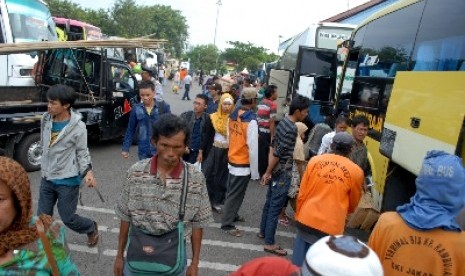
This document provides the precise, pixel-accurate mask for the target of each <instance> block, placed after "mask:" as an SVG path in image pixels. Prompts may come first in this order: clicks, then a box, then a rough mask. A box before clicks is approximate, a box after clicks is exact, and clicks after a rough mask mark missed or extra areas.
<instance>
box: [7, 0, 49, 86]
mask: <svg viewBox="0 0 465 276" xmlns="http://www.w3.org/2000/svg"><path fill="white" fill-rule="evenodd" d="M56 40H57V35H56V32H55V23H54V22H53V20H52V16H51V14H50V11H49V9H48V7H47V4H46V3H45V2H44V1H42V0H0V43H2V44H3V43H21V42H36V41H56ZM36 62H37V54H36V53H35V52H31V53H28V54H11V55H2V56H0V86H33V85H34V80H33V79H32V77H31V73H32V69H33V66H34V64H35V63H36Z"/></svg>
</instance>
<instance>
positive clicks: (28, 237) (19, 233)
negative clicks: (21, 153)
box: [0, 156, 52, 256]
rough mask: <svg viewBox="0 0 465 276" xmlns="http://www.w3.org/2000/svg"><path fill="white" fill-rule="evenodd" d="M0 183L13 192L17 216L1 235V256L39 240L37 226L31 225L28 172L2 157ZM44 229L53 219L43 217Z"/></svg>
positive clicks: (0, 158)
mask: <svg viewBox="0 0 465 276" xmlns="http://www.w3.org/2000/svg"><path fill="white" fill-rule="evenodd" d="M0 182H2V183H5V184H6V185H7V186H8V187H9V188H10V189H11V191H12V194H13V197H15V198H16V201H17V203H18V204H15V208H19V209H20V210H16V212H17V215H16V218H15V220H14V221H13V223H12V224H11V225H10V227H9V228H8V229H7V230H6V231H5V232H4V233H2V234H0V256H3V255H4V254H6V253H7V252H8V251H9V250H13V249H17V248H19V247H21V246H23V245H26V244H29V243H31V242H33V241H35V240H37V238H38V233H37V229H36V227H35V225H32V226H31V225H30V222H31V219H32V199H31V188H30V183H29V178H28V175H27V173H26V171H25V170H24V169H23V168H22V167H21V165H19V164H18V163H17V162H16V161H14V160H12V159H10V158H7V157H2V156H0ZM40 219H41V220H42V221H43V223H44V227H45V228H46V229H48V228H49V227H50V224H51V223H52V218H51V217H50V216H47V215H41V216H40Z"/></svg>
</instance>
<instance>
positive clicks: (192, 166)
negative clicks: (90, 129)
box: [0, 70, 465, 275]
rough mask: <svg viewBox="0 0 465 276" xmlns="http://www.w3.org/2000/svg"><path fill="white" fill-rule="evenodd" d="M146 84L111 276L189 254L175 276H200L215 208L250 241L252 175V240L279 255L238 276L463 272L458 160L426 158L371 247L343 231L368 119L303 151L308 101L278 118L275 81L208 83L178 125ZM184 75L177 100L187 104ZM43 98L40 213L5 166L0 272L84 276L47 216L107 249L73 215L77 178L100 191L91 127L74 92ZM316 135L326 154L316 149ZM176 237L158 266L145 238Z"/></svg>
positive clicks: (132, 132) (345, 122)
mask: <svg viewBox="0 0 465 276" xmlns="http://www.w3.org/2000/svg"><path fill="white" fill-rule="evenodd" d="M142 75H143V76H142V81H141V83H140V85H139V99H138V101H137V102H136V103H134V104H133V106H132V109H131V111H130V114H129V125H128V129H127V132H126V135H125V137H124V141H123V146H122V152H121V154H122V157H124V158H128V157H129V152H130V146H131V145H132V142H133V140H134V139H137V142H138V145H137V148H138V157H139V161H138V162H137V163H135V164H134V165H132V166H131V167H130V168H129V170H128V172H127V179H126V181H125V182H124V184H123V187H122V188H121V193H120V196H119V198H118V201H117V204H116V207H115V212H116V215H117V217H118V218H119V220H120V231H119V237H118V246H117V254H116V258H115V262H114V275H138V272H139V270H138V269H140V266H141V263H142V264H144V263H146V264H147V265H146V266H147V267H148V269H158V268H160V267H170V266H171V264H170V265H168V263H170V262H172V260H171V259H170V258H168V257H166V256H171V255H170V254H171V253H173V252H172V250H175V251H174V253H176V252H177V253H178V255H174V256H183V257H181V258H180V259H178V260H175V263H176V269H174V268H173V272H172V273H171V274H170V275H198V266H199V262H200V259H201V256H200V249H201V245H202V238H203V228H205V227H207V226H208V225H209V224H210V223H212V222H213V221H214V219H213V214H212V212H216V213H218V215H220V216H221V226H220V228H221V230H222V231H223V232H224V233H225V235H230V236H233V237H237V238H240V237H241V236H242V235H243V231H242V230H241V229H240V228H239V227H237V226H236V223H237V222H240V221H245V220H247V218H246V217H244V216H242V215H240V210H241V206H242V204H243V201H244V198H245V194H246V193H247V188H248V187H249V185H250V181H251V180H252V181H254V180H257V181H259V182H260V184H261V185H266V186H267V192H266V195H263V196H264V199H265V203H264V206H263V208H262V210H261V211H262V215H261V222H260V230H259V232H258V233H257V237H258V238H259V239H261V240H263V250H264V252H267V253H270V254H274V255H277V256H278V257H264V258H259V259H256V260H252V261H250V262H249V263H246V264H244V265H243V266H242V267H240V268H239V270H238V271H236V272H234V273H233V274H231V275H383V274H386V275H398V274H399V273H407V274H412V275H440V274H447V275H464V274H465V267H464V266H463V262H464V261H465V253H464V251H463V248H464V246H465V234H464V232H463V231H462V229H461V228H460V226H459V225H458V224H457V222H456V221H455V218H456V217H457V215H458V213H459V212H460V210H461V209H462V208H463V207H464V198H465V189H464V188H465V187H464V185H465V169H464V167H463V165H462V161H461V159H460V158H459V157H457V156H454V155H451V154H448V153H445V152H442V151H430V152H429V153H428V154H427V156H426V157H425V159H424V162H423V166H422V169H421V172H420V174H419V176H418V178H417V180H416V187H417V192H416V194H415V195H414V196H413V197H412V199H411V201H410V202H409V203H408V204H405V205H402V206H400V207H398V208H397V211H396V212H387V213H384V214H382V215H381V217H380V219H379V221H378V223H377V224H376V226H375V227H374V229H373V232H372V233H371V236H370V238H369V241H368V244H364V243H363V242H361V241H359V240H357V239H356V238H354V237H351V236H346V235H344V229H345V224H346V221H347V217H348V215H349V214H350V213H352V212H354V211H355V209H356V208H357V206H358V203H359V201H360V198H361V196H362V194H363V193H364V192H365V191H366V190H367V189H369V187H368V186H367V184H369V183H367V178H368V177H369V176H371V170H370V166H369V162H368V156H367V148H366V145H365V144H364V139H365V137H366V135H367V133H368V128H369V121H368V120H367V118H365V117H364V116H362V115H357V116H354V117H353V118H351V119H349V118H347V117H344V116H341V117H338V118H336V119H335V124H334V125H333V126H318V125H317V126H315V127H314V128H313V129H311V130H310V133H309V135H308V136H309V137H308V139H307V143H304V141H305V140H306V137H305V133H306V131H307V126H306V125H305V124H303V123H302V122H303V121H305V120H306V119H307V117H308V111H309V110H308V109H309V105H310V100H309V99H308V98H305V97H302V96H299V95H297V96H295V97H293V98H292V99H291V100H290V102H289V103H288V107H287V110H288V111H287V113H286V114H285V116H284V117H283V118H280V119H279V120H278V118H277V104H276V99H277V90H278V87H277V86H275V85H268V86H265V87H263V89H261V91H259V87H255V86H254V85H253V84H251V83H250V80H249V79H248V77H247V75H246V74H242V76H241V80H240V81H239V82H238V81H237V80H235V79H234V78H231V77H230V76H228V77H222V78H220V77H213V78H211V80H207V81H206V82H209V83H208V85H207V86H206V89H205V91H203V92H202V93H199V94H198V95H196V96H195V97H193V108H192V110H188V111H186V112H183V113H182V114H180V116H177V115H174V114H171V109H170V105H169V104H168V103H167V102H166V101H164V100H163V92H157V86H159V85H163V84H161V83H160V82H158V81H157V80H156V78H155V76H154V75H153V74H152V72H150V70H145V73H144V72H143V73H142ZM187 76H189V74H187V75H186V76H184V78H183V81H184V84H185V85H186V87H185V91H184V95H183V100H184V99H186V100H190V99H191V96H190V95H189V87H188V85H189V86H190V85H191V83H192V80H190V81H188V82H186V81H185V80H186V79H185V78H186V77H187ZM161 81H163V80H161ZM173 82H176V80H173ZM47 98H48V112H47V113H45V114H44V116H43V118H42V122H41V146H42V149H43V157H42V168H41V176H42V180H41V183H40V192H39V201H38V209H37V216H33V214H32V213H33V210H32V204H31V203H32V196H31V192H30V187H29V185H30V183H29V179H28V176H27V173H26V172H25V171H24V169H22V168H21V166H20V165H19V164H18V163H16V162H15V161H13V160H11V159H9V158H6V157H0V274H2V271H8V272H7V273H5V274H6V275H16V274H14V273H16V272H18V273H19V274H21V273H22V272H31V271H32V272H33V273H38V274H40V273H43V274H44V275H45V274H49V275H79V272H78V270H77V267H76V265H75V264H74V263H73V262H72V260H71V258H70V255H69V252H68V248H67V246H66V240H65V236H64V235H65V230H64V227H63V225H61V223H59V222H57V221H55V220H53V218H52V216H53V209H54V206H55V205H56V206H57V209H58V213H59V215H60V218H61V220H62V221H63V224H64V225H65V226H66V227H68V228H69V229H71V230H73V231H75V232H77V233H82V234H86V235H87V237H88V242H87V245H88V246H89V247H93V246H96V245H97V244H98V241H99V233H98V225H97V222H95V221H94V220H92V219H89V218H85V217H82V216H80V215H78V214H76V207H77V200H78V197H79V186H80V184H81V182H82V181H84V182H85V183H86V184H87V185H88V186H89V187H94V186H95V185H96V184H97V182H96V179H95V178H94V175H93V172H92V162H91V157H90V154H89V150H88V147H87V133H86V128H85V125H84V123H83V122H82V121H81V120H80V119H81V117H80V115H79V113H77V112H75V111H74V109H73V108H72V107H73V104H74V102H75V100H76V95H75V93H74V91H73V90H72V89H70V88H69V87H67V86H63V85H55V86H52V87H51V88H50V89H49V90H48V92H47ZM348 126H351V133H349V132H346V130H347V128H348ZM333 128H334V130H332V129H333ZM323 130H324V131H323ZM328 130H329V131H328ZM317 132H318V133H317ZM315 137H318V138H315ZM315 139H316V140H319V141H318V143H317V144H318V150H316V149H314V150H313V152H312V151H311V146H310V144H311V143H313V142H314V141H313V140H315ZM309 152H310V153H309ZM288 204H290V205H291V206H292V208H293V209H294V211H295V216H294V220H295V225H296V228H297V233H296V237H295V240H294V248H293V254H292V260H291V262H290V261H289V260H287V259H286V258H282V257H283V256H286V255H287V254H288V252H287V251H286V250H285V249H283V248H282V247H281V246H280V245H279V244H278V242H277V241H276V239H275V235H276V229H277V225H278V223H283V224H285V225H286V224H288V223H289V222H288V218H287V215H286V211H285V210H286V207H287V205H288ZM286 221H287V222H286ZM178 232H179V233H181V234H179V240H178V243H179V245H180V246H179V247H177V246H176V247H175V248H174V249H172V248H171V247H160V248H164V249H162V250H165V251H163V252H162V253H163V254H165V255H166V256H165V257H164V258H163V257H162V258H160V259H157V258H156V257H150V256H152V255H150V254H151V253H153V251H154V249H153V247H151V246H152V245H153V246H155V248H158V247H159V246H161V245H160V244H157V243H156V242H155V241H154V240H153V239H154V238H151V237H154V236H157V237H161V239H163V237H168V236H170V235H171V234H172V233H178ZM170 237H171V236H170ZM187 238H190V246H191V251H192V254H191V261H190V263H189V264H188V263H187V257H186V253H187V249H186V247H185V245H186V240H185V239H187ZM170 239H171V238H170ZM157 241H158V240H157ZM136 242H140V243H141V244H136ZM154 242H155V244H154ZM149 244H150V246H149ZM163 246H164V245H163ZM176 250H178V251H176ZM125 251H126V253H125ZM155 251H157V250H155ZM125 254H126V255H125ZM144 254H145V255H144ZM163 254H162V255H163ZM167 258H168V259H170V260H166V259H167ZM155 263H156V264H157V265H155ZM142 266H143V265H142ZM155 267H156V268H155ZM173 267H174V266H173ZM153 271H155V270H153ZM153 271H152V275H157V273H155V272H153ZM157 271H158V270H157ZM271 271H272V272H273V274H270V273H271ZM57 273H58V274H57ZM149 274H150V273H149ZM2 275H3V274H2ZM40 275H42V274H40ZM163 275H165V274H163Z"/></svg>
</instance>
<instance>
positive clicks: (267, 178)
mask: <svg viewBox="0 0 465 276" xmlns="http://www.w3.org/2000/svg"><path fill="white" fill-rule="evenodd" d="M270 180H271V173H268V172H266V173H265V174H264V175H263V176H262V180H261V181H260V184H261V185H263V186H264V185H267V184H268V182H269V181H270Z"/></svg>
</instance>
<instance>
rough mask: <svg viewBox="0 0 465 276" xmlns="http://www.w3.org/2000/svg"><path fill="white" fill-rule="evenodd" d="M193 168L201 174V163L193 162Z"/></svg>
mask: <svg viewBox="0 0 465 276" xmlns="http://www.w3.org/2000/svg"><path fill="white" fill-rule="evenodd" d="M194 168H195V170H196V171H198V172H202V163H200V162H195V163H194Z"/></svg>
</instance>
